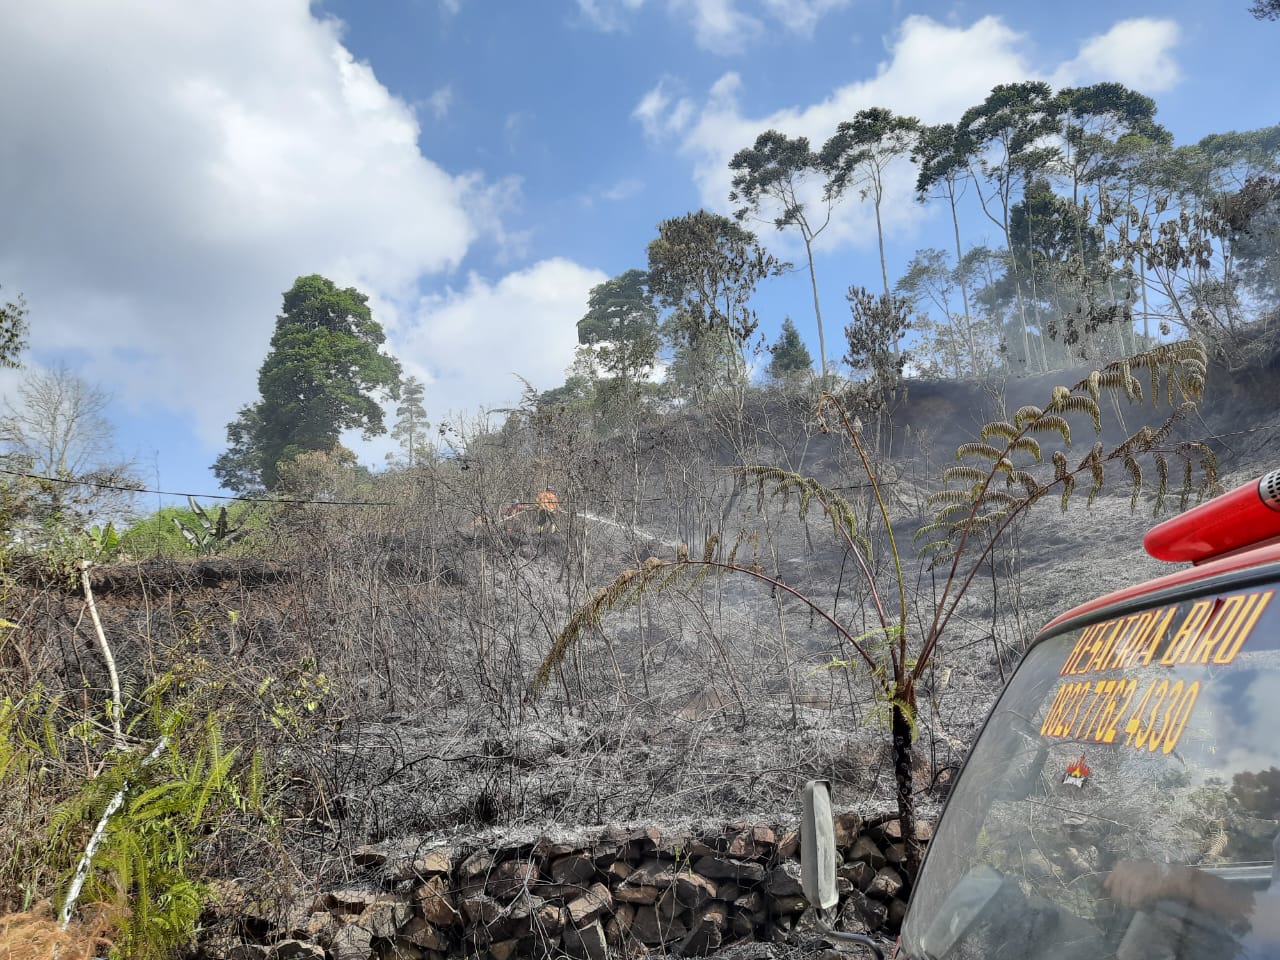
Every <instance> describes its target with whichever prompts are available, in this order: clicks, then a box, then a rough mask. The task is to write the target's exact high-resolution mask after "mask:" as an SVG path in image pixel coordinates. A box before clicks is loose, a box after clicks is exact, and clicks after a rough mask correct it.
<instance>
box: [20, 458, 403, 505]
mask: <svg viewBox="0 0 1280 960" xmlns="http://www.w3.org/2000/svg"><path fill="white" fill-rule="evenodd" d="M0 473H7V474H8V475H9V476H11V477H25V478H26V479H28V480H39V481H40V482H42V483H63V484H67V485H70V486H77V487H93V488H95V489H97V490H117V491H119V492H121V493H154V494H157V495H159V496H164V497H188V498H190V499H192V500H234V501H236V502H238V503H275V504H283V505H293V504H297V505H319V506H327V507H394V506H395V505H396V504H395V502H394V501H392V500H304V499H301V498H297V497H240V496H235V495H234V494H230V493H182V492H180V491H176V490H152V489H151V488H149V487H141V486H132V485H128V484H119V483H106V482H105V481H102V480H81V479H76V478H74V477H45V476H41V475H40V474H38V473H25V472H23V471H21V470H9V469H7V468H5V467H0Z"/></svg>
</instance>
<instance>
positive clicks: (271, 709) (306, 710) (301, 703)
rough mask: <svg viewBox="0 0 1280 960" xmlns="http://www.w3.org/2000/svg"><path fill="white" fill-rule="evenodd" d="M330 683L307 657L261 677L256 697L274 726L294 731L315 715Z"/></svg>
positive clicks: (326, 694)
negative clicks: (281, 671) (292, 667)
mask: <svg viewBox="0 0 1280 960" xmlns="http://www.w3.org/2000/svg"><path fill="white" fill-rule="evenodd" d="M233 613H234V611H233ZM329 686H330V684H329V678H328V677H327V676H325V674H324V673H323V672H321V671H320V670H318V669H316V663H315V661H314V660H311V659H310V658H308V659H305V660H303V661H302V663H301V664H300V665H299V666H298V668H297V669H295V670H290V671H289V672H288V673H286V674H285V675H284V676H283V677H271V676H268V677H264V678H263V679H262V681H261V682H260V683H259V684H258V696H259V698H261V700H262V705H263V706H262V710H263V714H264V715H265V716H266V718H267V720H268V721H270V723H271V725H272V726H273V727H275V728H276V729H277V730H279V729H288V730H291V731H295V732H296V731H297V730H299V729H300V728H301V727H302V725H303V723H304V721H306V720H307V719H308V718H310V717H312V716H314V715H315V713H316V711H317V710H318V709H319V708H320V704H321V702H322V701H323V700H324V698H325V697H326V696H328V694H329Z"/></svg>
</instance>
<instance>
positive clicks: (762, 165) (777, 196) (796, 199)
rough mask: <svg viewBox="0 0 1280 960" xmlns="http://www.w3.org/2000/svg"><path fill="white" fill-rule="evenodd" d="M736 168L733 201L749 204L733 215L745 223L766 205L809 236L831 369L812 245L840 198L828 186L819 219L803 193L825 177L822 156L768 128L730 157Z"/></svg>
mask: <svg viewBox="0 0 1280 960" xmlns="http://www.w3.org/2000/svg"><path fill="white" fill-rule="evenodd" d="M729 169H730V170H732V171H733V172H734V176H733V190H732V192H730V194H729V200H730V201H731V202H733V203H739V202H741V203H742V204H744V206H742V207H741V208H739V209H738V210H737V212H736V213H735V214H734V215H735V217H736V218H737V220H738V222H742V221H743V220H744V219H746V217H747V216H748V214H751V213H761V212H763V210H764V208H765V207H769V208H770V212H772V213H773V214H774V217H773V225H774V226H775V227H776V228H777V229H779V230H785V229H786V228H787V227H795V228H796V229H797V230H799V232H800V237H801V239H802V240H804V252H805V256H806V258H807V259H808V262H809V285H810V287H811V288H812V289H813V318H814V322H815V323H816V325H817V327H818V362H819V363H821V364H822V373H823V375H824V376H825V375H826V372H827V342H826V338H825V336H824V335H823V330H822V304H821V303H820V302H819V299H818V275H817V272H816V270H815V269H814V263H813V243H814V240H816V239H817V237H818V234H820V233H822V231H823V230H825V229H826V228H827V224H829V223H830V222H831V207H832V205H833V204H834V202H835V197H834V196H833V195H832V194H831V193H830V192H829V191H827V190H825V189H824V190H823V191H822V193H821V197H822V203H823V204H824V205H825V207H826V209H825V210H824V211H823V212H822V214H821V222H818V217H816V216H815V217H812V218H811V217H810V215H809V213H807V212H806V210H805V203H804V200H803V199H801V194H802V192H804V189H805V187H806V186H808V184H807V182H806V181H809V180H812V179H814V178H815V177H821V176H823V166H822V158H821V157H820V156H818V155H817V154H816V153H814V152H813V151H812V150H810V149H809V141H808V139H807V138H805V137H796V138H794V139H790V138H788V137H787V136H786V135H784V134H782V133H779V132H778V131H777V130H766V131H765V132H764V133H762V134H760V136H758V137H756V142H755V145H754V146H752V147H747V148H745V149H742V150H739V151H738V152H737V153H736V154H734V156H733V159H732V160H731V161H729Z"/></svg>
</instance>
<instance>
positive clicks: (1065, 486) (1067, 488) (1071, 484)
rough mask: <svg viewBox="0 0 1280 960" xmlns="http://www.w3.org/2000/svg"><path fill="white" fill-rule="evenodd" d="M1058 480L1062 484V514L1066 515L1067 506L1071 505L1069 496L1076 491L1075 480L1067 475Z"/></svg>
mask: <svg viewBox="0 0 1280 960" xmlns="http://www.w3.org/2000/svg"><path fill="white" fill-rule="evenodd" d="M1059 480H1060V482H1061V483H1062V512H1063V513H1066V512H1067V506H1068V505H1069V504H1070V503H1071V494H1072V493H1074V492H1075V489H1076V478H1075V477H1073V476H1072V475H1071V474H1069V473H1067V474H1063V476H1062V477H1060V478H1059Z"/></svg>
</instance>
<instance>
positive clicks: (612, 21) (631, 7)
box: [578, 0, 644, 33]
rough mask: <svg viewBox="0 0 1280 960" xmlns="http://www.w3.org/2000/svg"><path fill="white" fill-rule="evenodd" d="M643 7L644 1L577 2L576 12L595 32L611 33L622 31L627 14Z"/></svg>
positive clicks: (599, 0) (582, 0)
mask: <svg viewBox="0 0 1280 960" xmlns="http://www.w3.org/2000/svg"><path fill="white" fill-rule="evenodd" d="M643 5H644V0H578V12H579V13H581V14H582V16H583V18H584V19H585V20H586V21H587V22H588V23H589V24H590V25H591V26H593V27H595V28H596V29H597V30H602V31H604V32H605V33H611V32H613V31H615V30H621V29H623V27H625V26H626V22H627V14H629V13H632V12H634V11H636V10H639V9H640V7H641V6H643Z"/></svg>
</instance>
